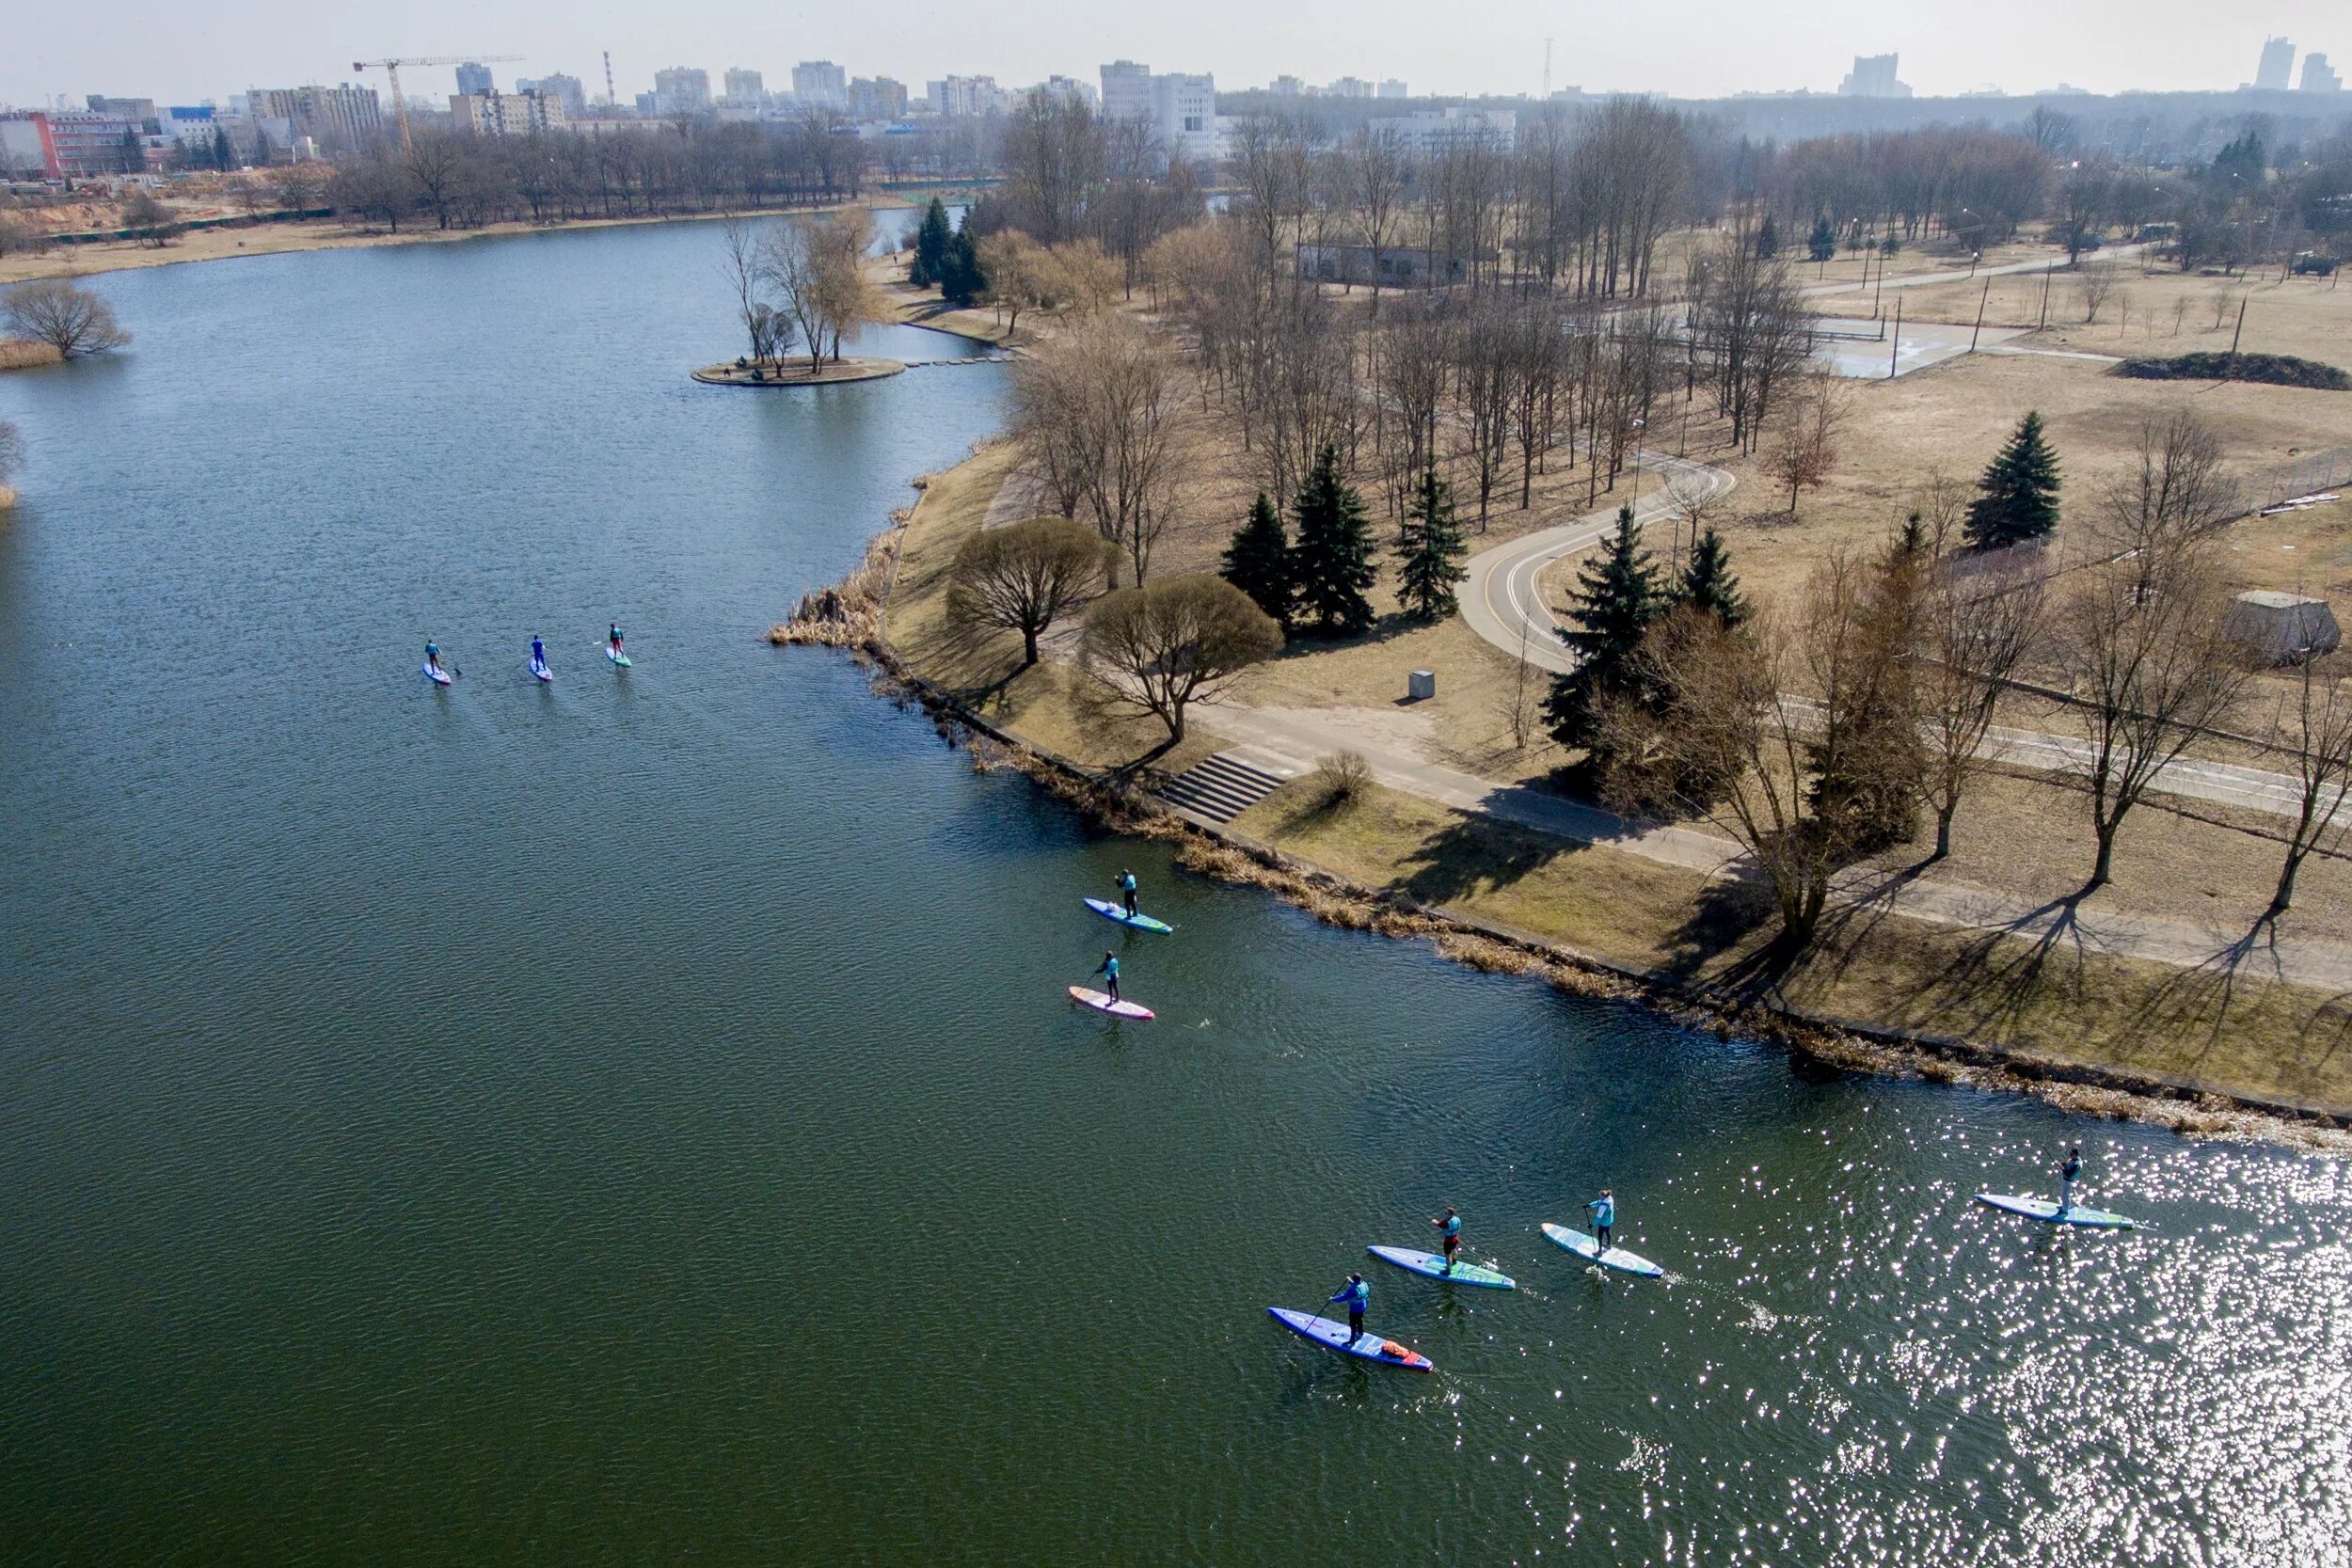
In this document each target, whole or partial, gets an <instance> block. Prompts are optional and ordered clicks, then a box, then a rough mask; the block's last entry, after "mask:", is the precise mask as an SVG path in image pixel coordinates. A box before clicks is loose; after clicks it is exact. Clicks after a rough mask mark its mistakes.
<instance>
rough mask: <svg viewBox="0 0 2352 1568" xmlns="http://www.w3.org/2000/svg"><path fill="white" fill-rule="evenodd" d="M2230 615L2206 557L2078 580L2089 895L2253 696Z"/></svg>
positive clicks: (2068, 633)
mask: <svg viewBox="0 0 2352 1568" xmlns="http://www.w3.org/2000/svg"><path fill="white" fill-rule="evenodd" d="M2226 609H2227V595H2226V594H2224V593H2223V592H2222V589H2221V585H2220V577H2219V573H2218V572H2217V569H2216V566H2215V563H2214V562H2213V559H2212V557H2211V556H2210V555H2209V554H2208V553H2207V552H2206V551H2204V550H2202V549H2195V548H2186V549H2173V550H2166V551H2164V552H2162V553H2160V554H2159V555H2158V556H2157V557H2156V559H2154V560H2153V561H2140V560H2131V561H2106V562H2098V563H2096V564H2094V565H2092V566H2090V567H2088V568H2086V569H2085V570H2083V571H2081V572H2079V573H2077V574H2075V586H2074V595H2073V598H2072V601H2071V602H2070V603H2069V604H2068V606H2067V609H2066V614H2065V618H2064V657H2065V662H2066V668H2067V673H2068V674H2069V675H2070V677H2071V678H2072V681H2073V685H2074V698H2075V706H2074V712H2075V713H2076V714H2077V715H2078V716H2079V718H2080V720H2081V721H2082V726H2083V732H2084V738H2085V740H2086V741H2087V742H2088V743H2089V754H2088V757H2087V760H2086V763H2085V768H2084V771H2085V773H2086V775H2087V780H2088V783H2089V785H2090V812H2091V831H2092V833H2093V834H2094V836H2095V838H2096V841H2097V844H2098V858H2097V860H2096V861H2095V862H2094V863H2093V864H2092V867H2091V871H2090V879H2089V880H2088V881H2086V882H2085V883H2084V884H2083V888H2082V893H2083V894H2089V893H2091V892H2094V891H2096V890H2097V889H2099V888H2102V887H2104V886H2106V883H2107V881H2108V879H2109V878H2110V877H2111V875H2112V874H2113V870H2114V862H2115V839H2116V834H2117V833H2118V832H2120V831H2121V830H2122V826H2123V819H2124V818H2125V816H2128V815H2129V814H2130V813H2131V810H2132V808H2133V807H2135V806H2137V805H2138V804H2139V801H2140V798H2141V797H2142V796H2143V795H2145V794H2146V793H2147V790H2148V788H2149V786H2150V785H2151V784H2153V783H2154V782H2155V780H2156V777H2157V775H2158V774H2159V773H2161V772H2162V771H2163V770H2164V768H2166V767H2168V766H2169V765H2170V764H2171V762H2172V761H2173V760H2174V759H2175V758H2177V757H2179V756H2180V754H2181V752H2183V751H2184V750H2185V749H2186V748H2187V746H2188V744H2189V742H2190V741H2192V740H2194V739H2195V738H2196V737H2197V736H2198V735H2199V734H2200V733H2201V731H2203V730H2204V729H2206V728H2207V727H2208V726H2210V725H2211V724H2212V723H2213V722H2214V721H2216V720H2217V719H2219V718H2220V716H2221V715H2222V714H2223V712H2225V711H2226V710H2227V709H2228V707H2229V705H2230V703H2231V701H2232V699H2233V698H2234V697H2235V696H2236V695H2237V693H2238V691H2239V689H2241V687H2242V686H2243V685H2244V683H2245V679H2246V672H2245V670H2244V668H2243V666H2242V665H2241V664H2240V662H2239V659H2238V657H2237V652H2236V650H2235V649H2234V647H2233V645H2232V644H2231V642H2230V641H2229V638H2228V635H2227V633H2226V632H2225V630H2224V625H2225V621H2226ZM2077 896H2080V895H2077Z"/></svg>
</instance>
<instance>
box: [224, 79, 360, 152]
mask: <svg viewBox="0 0 2352 1568" xmlns="http://www.w3.org/2000/svg"><path fill="white" fill-rule="evenodd" d="M246 105H247V109H248V111H249V112H250V114H251V115H252V117H253V118H254V119H282V120H285V121H287V122H288V123H289V124H290V125H292V126H293V128H294V135H297V136H309V137H310V138H311V139H312V140H313V141H315V142H317V143H318V144H319V145H320V146H321V147H323V148H326V150H329V151H333V150H338V149H344V148H361V147H373V146H374V145H375V144H376V143H377V142H378V141H380V140H382V139H383V136H384V105H383V103H382V101H381V100H379V99H378V98H377V97H376V96H375V89H374V88H373V87H353V86H352V85H351V84H350V83H348V82H344V83H342V84H340V85H339V86H336V87H319V86H317V85H315V84H313V85H311V86H310V87H254V88H252V89H251V90H250V91H248V92H247V93H246Z"/></svg>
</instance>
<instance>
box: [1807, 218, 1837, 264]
mask: <svg viewBox="0 0 2352 1568" xmlns="http://www.w3.org/2000/svg"><path fill="white" fill-rule="evenodd" d="M1805 249H1806V250H1807V251H1808V252H1809V253H1810V254H1811V256H1812V258H1813V260H1815V261H1830V260H1832V259H1834V258H1835V257H1836V254H1837V230H1835V229H1832V228H1831V227H1830V226H1829V214H1827V213H1823V214H1821V215H1820V217H1818V218H1815V219H1814V220H1813V237H1812V238H1811V239H1810V240H1808V241H1806V242H1805Z"/></svg>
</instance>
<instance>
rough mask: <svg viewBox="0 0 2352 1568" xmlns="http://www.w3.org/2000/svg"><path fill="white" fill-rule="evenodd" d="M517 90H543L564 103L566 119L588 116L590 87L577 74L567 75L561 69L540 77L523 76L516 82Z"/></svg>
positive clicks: (558, 101) (550, 96)
mask: <svg viewBox="0 0 2352 1568" xmlns="http://www.w3.org/2000/svg"><path fill="white" fill-rule="evenodd" d="M515 90H516V92H543V93H546V94H547V95H548V97H549V98H552V99H554V100H555V101H556V102H557V103H561V104H563V105H564V119H587V118H588V89H587V88H586V87H584V86H582V85H581V83H580V78H579V77H577V76H566V75H564V72H562V71H549V72H548V74H547V75H545V76H541V77H538V78H535V79H534V78H532V77H529V76H526V77H523V78H521V79H520V80H518V81H516V84H515Z"/></svg>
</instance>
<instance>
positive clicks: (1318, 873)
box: [768, 444, 2352, 1153]
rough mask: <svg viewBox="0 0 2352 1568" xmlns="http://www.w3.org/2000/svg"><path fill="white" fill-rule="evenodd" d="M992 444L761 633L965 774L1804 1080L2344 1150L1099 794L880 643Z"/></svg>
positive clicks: (1134, 799) (2291, 1102)
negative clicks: (850, 670)
mask: <svg viewBox="0 0 2352 1568" xmlns="http://www.w3.org/2000/svg"><path fill="white" fill-rule="evenodd" d="M988 450H989V447H988V445H987V444H983V445H982V446H981V447H979V448H976V450H975V451H974V454H973V455H972V456H971V457H968V458H966V459H964V460H963V462H962V463H959V464H957V465H955V466H954V467H951V468H949V469H947V470H945V472H944V473H942V474H925V475H921V476H918V477H916V478H915V479H914V480H913V481H911V482H910V483H911V484H912V485H913V487H914V489H915V490H916V492H917V499H916V501H915V502H914V504H913V505H910V506H908V507H906V508H902V509H900V510H899V511H898V512H894V513H893V514H892V515H891V520H890V524H889V526H888V527H887V528H885V529H884V530H883V531H882V532H880V533H878V534H877V535H876V536H875V537H874V538H873V539H872V540H870V541H869V542H868V544H867V547H866V555H865V557H864V559H863V560H862V561H861V562H860V563H859V564H858V566H857V567H856V568H854V569H853V570H852V571H851V572H850V573H849V574H848V575H847V577H846V578H844V579H843V580H842V582H840V583H839V584H836V585H834V586H833V587H829V588H826V589H822V590H819V591H818V592H816V593H812V594H808V595H806V596H804V597H803V601H802V605H801V608H800V610H797V611H796V612H795V614H794V616H793V618H792V619H791V620H790V621H787V622H786V623H784V624H782V625H779V626H776V627H775V628H773V630H771V632H770V633H769V634H768V635H769V640H770V641H771V642H774V643H777V644H778V645H789V644H795V643H807V642H814V643H819V644H822V645H826V646H831V647H837V648H841V649H844V650H846V651H848V652H849V653H850V656H851V657H853V658H856V659H858V660H859V661H860V662H864V663H867V664H869V665H871V666H874V667H875V668H877V669H878V670H879V672H880V673H881V679H879V680H878V681H877V683H876V690H877V693H878V694H881V695H886V696H889V697H890V698H891V699H892V700H893V701H895V702H898V704H899V705H905V704H907V703H909V702H913V703H918V704H920V705H922V706H923V708H924V709H925V710H926V711H927V712H929V713H930V715H931V716H932V720H933V724H934V727H935V728H936V729H937V730H938V732H939V734H940V736H941V737H942V738H943V739H944V740H946V742H947V743H948V744H949V745H951V746H961V747H962V748H964V749H965V750H966V751H968V752H970V754H971V756H972V765H973V767H974V768H975V769H976V770H977V771H983V772H986V771H993V770H994V769H995V768H999V767H1013V768H1020V769H1021V770H1022V772H1024V773H1025V775H1027V776H1028V778H1029V779H1030V780H1031V781H1032V782H1033V783H1034V784H1036V785H1037V786H1038V787H1040V788H1042V789H1044V790H1046V791H1047V792H1048V793H1050V794H1053V795H1055V796H1057V798H1059V799H1061V800H1065V801H1067V802H1069V803H1070V804H1072V805H1073V806H1075V807H1077V808H1078V809H1079V810H1080V811H1081V812H1083V813H1085V814H1086V816H1088V817H1089V820H1090V821H1093V822H1094V823H1096V824H1097V825H1098V826H1101V827H1104V828H1106V829H1108V830H1109V831H1111V832H1119V833H1123V834H1126V835H1129V836H1132V837H1136V838H1142V839H1149V840H1157V841H1161V842H1166V843H1169V844H1172V845H1174V846H1175V859H1176V862H1177V864H1178V865H1179V866H1180V867H1181V868H1183V869H1184V870H1187V871H1191V872H1194V873H1196V874H1198V875H1200V876H1204V877H1208V878H1211V879H1216V880H1219V881H1224V882H1228V883H1232V884H1237V885H1248V886H1253V887H1257V888H1260V889H1262V890H1263V891H1265V892H1267V893H1270V894H1272V895H1274V896H1276V897H1277V898H1279V899H1280V900H1281V901H1282V902H1284V903H1287V904H1290V905H1292V906H1293V907H1295V908H1298V909H1302V910H1305V911H1308V912H1309V913H1311V914H1313V915H1314V916H1315V917H1316V918H1317V919H1319V920H1322V921H1323V922H1325V923H1326V924H1327V925H1331V926H1334V927H1340V928H1342V929H1348V930H1361V931H1372V932H1376V933H1377V934H1380V935H1383V936H1391V937H1398V938H1405V939H1426V940H1428V941H1429V942H1431V944H1432V946H1433V947H1434V948H1435V949H1436V950H1437V951H1438V954H1439V955H1440V956H1441V957H1444V958H1448V959H1450V960H1452V961H1454V962H1457V963H1462V964H1466V965H1468V966H1470V967H1471V968H1475V969H1479V970H1482V971H1485V972H1487V973H1502V974H1521V975H1533V976H1535V977H1538V978H1541V979H1543V980H1545V981H1546V982H1547V983H1548V984H1550V985H1552V986H1554V987H1556V988H1558V989H1560V990H1565V991H1567V992H1569V993H1571V994H1574V995H1579V996H1585V997H1591V998H1595V999H1606V1000H1617V1001H1624V1002H1629V1003H1632V1004H1635V1005H1638V1006H1643V1007H1645V1008H1646V1009H1648V1010H1649V1011H1651V1012H1653V1013H1655V1014H1657V1015H1659V1016H1660V1017H1662V1018H1665V1019H1667V1020H1669V1021H1670V1022H1677V1023H1679V1024H1681V1025H1683V1026H1685V1027H1689V1028H1704V1029H1708V1030H1710V1031H1712V1032H1713V1033H1715V1034H1716V1035H1717V1036H1719V1037H1724V1038H1732V1037H1738V1038H1744V1039H1749V1040H1754V1041H1756V1042H1757V1043H1760V1044H1765V1045H1771V1046H1774V1047H1776V1048H1778V1049H1781V1050H1784V1051H1786V1052H1788V1054H1789V1057H1790V1059H1791V1061H1792V1062H1804V1063H1810V1064H1812V1065H1813V1066H1814V1067H1815V1068H1816V1069H1830V1070H1835V1071H1846V1072H1862V1073H1867V1074H1869V1075H1871V1076H1874V1077H1883V1078H1889V1079H1894V1080H1906V1079H1908V1080H1916V1081H1925V1082H1933V1083H1941V1084H1949V1085H1967V1086H1970V1087H1975V1088H1980V1089H1984V1090H1988V1091H1993V1092H2000V1093H2008V1094H2024V1095H2029V1096H2032V1097H2033V1098H2036V1099H2039V1100H2042V1101H2045V1102H2048V1103H2050V1104H2053V1105H2055V1106H2057V1107H2058V1108H2059V1109H2061V1110H2064V1111H2067V1112H2069V1113H2071V1114H2074V1115H2082V1116H2092V1117H2103V1118H2106V1119H2113V1120H2132V1121H2138V1122H2143V1123H2146V1124H2149V1125H2153V1126H2158V1127H2163V1128H2165V1129H2167V1130H2168V1131H2170V1132H2176V1133H2180V1134H2182V1135H2185V1136H2191V1137H2205V1138H2259V1139H2262V1140H2264V1141H2266V1142H2270V1143H2275V1144H2280V1145H2283V1146H2287V1147H2293V1148H2302V1149H2306V1150H2312V1151H2325V1152H2334V1153H2342V1152H2344V1151H2345V1150H2347V1149H2352V1107H2344V1106H2337V1105H2332V1104H2328V1103H2325V1102H2321V1101H2309V1100H2302V1099H2298V1098H2296V1097H2294V1096H2291V1095H2269V1094H2264V1093H2261V1092H2258V1091H2254V1090H2248V1089H2240V1088H2233V1087H2231V1086H2229V1085H2223V1084H2217V1083H2209V1082H2204V1081H2201V1080H2196V1079H2191V1078H2187V1077H2182V1076H2177V1075H2173V1074H2169V1073H2165V1072H2161V1071H2156V1070H2151V1069H2132V1068H2125V1067H2119V1066H2114V1065H2111V1064H2104V1063H2095V1062H2087V1061H2077V1060H2069V1059H2065V1058H2062V1057H2058V1056H2054V1055H2049V1054H2045V1053H2041V1052H2036V1051H2033V1050H2029V1049H2025V1048H2020V1047H2011V1046H2003V1045H1997V1044H1993V1043H1989V1042H1986V1041H1982V1040H1977V1039H1971V1038H1967V1037H1962V1036H1956V1035H1944V1034H1939V1033H1933V1032H1930V1031H1924V1030H1915V1029H1908V1028H1903V1027H1900V1026H1897V1025H1887V1024H1880V1023H1874V1022H1870V1021H1868V1020H1867V1019H1852V1018H1845V1017H1838V1016H1833V1015H1829V1014H1823V1013H1817V1012H1813V1011H1810V1010H1808V1009H1804V1008H1801V1007H1797V1006H1789V1005H1788V1004H1786V1003H1782V1002H1775V1001H1770V1000H1765V999H1761V998H1756V997H1740V996H1732V995H1727V994H1725V993H1724V992H1721V991H1719V990H1713V989H1711V988H1708V987H1707V986H1705V985H1703V984H1692V983H1690V982H1687V981H1684V980H1681V979H1678V978H1677V977H1676V976H1674V975H1671V974H1664V973H1662V972H1660V971H1656V970H1652V969H1648V968H1645V967H1643V966H1641V965H1638V964H1632V963H1628V962H1623V961H1619V960H1616V959H1612V958H1606V957H1603V956H1601V955H1599V954H1596V953H1592V952H1588V951H1585V950H1583V949H1581V948H1579V947H1577V946H1575V945H1574V944H1571V943H1568V942H1561V941H1558V940H1556V939H1553V938H1549V937H1544V936H1539V935H1535V934H1534V933H1531V932H1527V931H1523V930H1518V929H1516V928H1514V927H1510V926H1507V925H1504V924H1502V923H1499V922H1494V921H1489V920H1486V919H1482V918H1481V917H1479V916H1477V915H1474V914H1470V913H1468V912H1465V911H1456V910H1452V909H1447V908H1444V907H1442V906H1434V905H1430V904H1426V903H1422V902H1420V901H1417V900H1415V899H1413V898H1411V897H1409V896H1406V895H1403V894H1400V893H1398V892H1395V891H1393V890H1390V889H1383V888H1378V887H1375V886H1373V885H1371V884H1369V883H1366V882H1364V881H1362V880H1360V879H1356V878H1352V877H1350V876H1347V875H1346V874H1344V873H1342V872H1339V871H1336V870H1333V869H1331V868H1330V867H1327V866H1324V865H1320V864H1317V863H1315V862H1313V861H1312V860H1310V859H1308V858H1306V857H1303V856H1300V855H1297V854H1295V853H1292V852H1290V851H1287V850H1283V849H1279V848H1277V847H1273V846H1270V845H1266V844H1263V843H1261V842H1259V841H1257V840H1255V839H1253V838H1250V837H1248V835H1246V834H1243V833H1240V832H1234V831H1232V830H1231V829H1229V828H1223V827H1218V826H1213V825H1210V824H1206V823H1202V822H1200V821H1198V820H1196V819H1193V818H1191V817H1188V816H1183V815H1181V814H1179V813H1178V812H1177V811H1176V810H1175V809H1174V808H1172V807H1168V806H1166V805H1164V804H1162V803H1160V802H1158V801H1156V800H1150V799H1148V798H1145V797H1143V796H1141V795H1139V794H1138V793H1136V791H1134V790H1132V789H1129V788H1126V787H1123V786H1121V785H1120V784H1114V783H1112V782H1110V781H1109V780H1107V779H1106V778H1105V777H1104V775H1103V774H1102V772H1101V771H1099V770H1098V769H1095V768H1090V767H1089V766H1087V765H1086V764H1083V763H1080V762H1077V761H1075V760H1073V759H1072V758H1070V757H1067V756H1063V755H1061V754H1059V753H1057V752H1054V751H1052V750H1050V749H1047V748H1045V747H1042V746H1041V745H1039V744H1038V743H1036V742H1034V741H1031V740H1029V739H1026V738H1025V737H1023V736H1019V735H1018V734H1015V733H1013V732H1011V731H1009V730H1007V729H1004V728H1001V727H1000V726H999V725H998V724H996V723H994V722H993V721H990V720H989V719H987V718H985V717H984V716H982V715H981V714H979V713H978V712H977V711H976V710H974V709H973V708H972V707H971V706H969V705H967V704H965V703H964V702H963V701H962V700H961V698H959V697H957V696H956V695H955V693H953V692H952V691H950V690H948V689H946V688H945V687H943V686H941V685H940V684H939V683H938V682H936V681H934V680H932V679H930V677H928V676H926V675H924V674H923V673H920V672H919V671H918V670H917V669H915V667H914V663H913V662H912V660H911V659H909V658H908V657H906V656H905V655H904V654H902V653H901V652H900V651H899V650H898V647H897V646H896V645H894V644H893V643H892V642H891V641H890V640H889V637H888V635H887V632H886V629H885V626H884V613H885V611H886V610H887V608H888V606H889V604H890V602H891V600H892V596H893V594H894V593H895V591H896V589H897V586H898V566H899V563H900V560H901V558H902V556H903V554H904V546H905V545H906V542H907V538H908V536H909V534H910V532H911V531H912V530H911V525H912V522H913V520H914V515H915V512H916V510H917V509H918V508H919V507H920V505H921V504H922V501H923V499H925V498H926V497H927V496H928V494H929V493H930V491H931V490H932V488H933V487H934V486H935V485H936V484H937V483H938V481H939V480H940V479H942V478H943V477H945V473H952V472H954V471H955V468H960V467H964V466H965V465H967V464H970V463H972V462H975V461H978V460H980V459H981V458H982V457H983V456H984V455H985V454H986V452H987V451H988Z"/></svg>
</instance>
